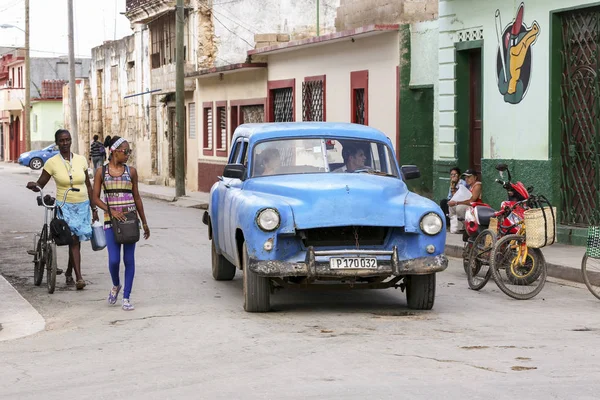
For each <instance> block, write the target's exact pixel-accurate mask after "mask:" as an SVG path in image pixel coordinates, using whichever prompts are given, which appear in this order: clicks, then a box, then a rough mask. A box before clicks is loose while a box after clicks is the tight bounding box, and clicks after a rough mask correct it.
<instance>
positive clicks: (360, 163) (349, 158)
mask: <svg viewBox="0 0 600 400" xmlns="http://www.w3.org/2000/svg"><path fill="white" fill-rule="evenodd" d="M342 157H343V159H344V165H342V166H341V167H340V168H337V169H335V170H333V172H354V171H357V170H364V169H370V167H367V166H366V165H365V161H366V159H367V156H365V152H364V150H363V149H361V148H359V147H356V146H354V145H352V144H347V145H345V146H344V148H343V149H342Z"/></svg>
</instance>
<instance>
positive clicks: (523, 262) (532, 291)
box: [491, 235, 548, 300]
mask: <svg viewBox="0 0 600 400" xmlns="http://www.w3.org/2000/svg"><path fill="white" fill-rule="evenodd" d="M526 246H527V243H526V241H525V236H523V235H507V236H504V237H503V238H502V239H500V240H498V242H496V246H495V247H494V250H493V251H492V255H491V257H492V268H491V270H492V276H493V277H494V280H495V281H496V284H497V285H498V287H499V288H500V290H502V291H503V292H504V293H505V294H506V295H508V296H510V297H512V298H513V299H517V300H528V299H531V298H533V297H535V296H536V295H537V294H539V293H540V292H541V291H542V289H543V288H544V285H545V284H546V277H547V273H548V271H547V268H546V260H545V259H544V255H543V254H542V252H541V251H539V249H529V248H527V256H526V257H523V255H524V251H525V249H526ZM533 277H535V278H536V279H535V280H533Z"/></svg>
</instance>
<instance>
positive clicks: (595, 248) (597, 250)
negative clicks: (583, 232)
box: [585, 226, 600, 258]
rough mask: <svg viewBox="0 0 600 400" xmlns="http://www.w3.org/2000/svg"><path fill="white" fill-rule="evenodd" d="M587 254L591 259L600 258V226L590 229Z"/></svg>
mask: <svg viewBox="0 0 600 400" xmlns="http://www.w3.org/2000/svg"><path fill="white" fill-rule="evenodd" d="M585 254H587V256H588V257H591V258H600V226H590V227H589V228H588V239H587V249H586V251H585Z"/></svg>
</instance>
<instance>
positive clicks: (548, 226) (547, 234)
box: [525, 207, 556, 249]
mask: <svg viewBox="0 0 600 400" xmlns="http://www.w3.org/2000/svg"><path fill="white" fill-rule="evenodd" d="M544 216H545V219H544ZM525 239H526V240H527V247H530V248H533V249H539V248H542V247H544V246H550V245H551V244H554V243H555V242H556V207H552V210H551V209H550V207H543V208H532V209H530V210H527V211H525Z"/></svg>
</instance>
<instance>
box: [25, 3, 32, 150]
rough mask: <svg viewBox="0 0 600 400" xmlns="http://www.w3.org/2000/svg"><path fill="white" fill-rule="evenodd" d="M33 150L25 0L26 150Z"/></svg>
mask: <svg viewBox="0 0 600 400" xmlns="http://www.w3.org/2000/svg"><path fill="white" fill-rule="evenodd" d="M30 150H31V60H30V58H29V0H25V151H30Z"/></svg>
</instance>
